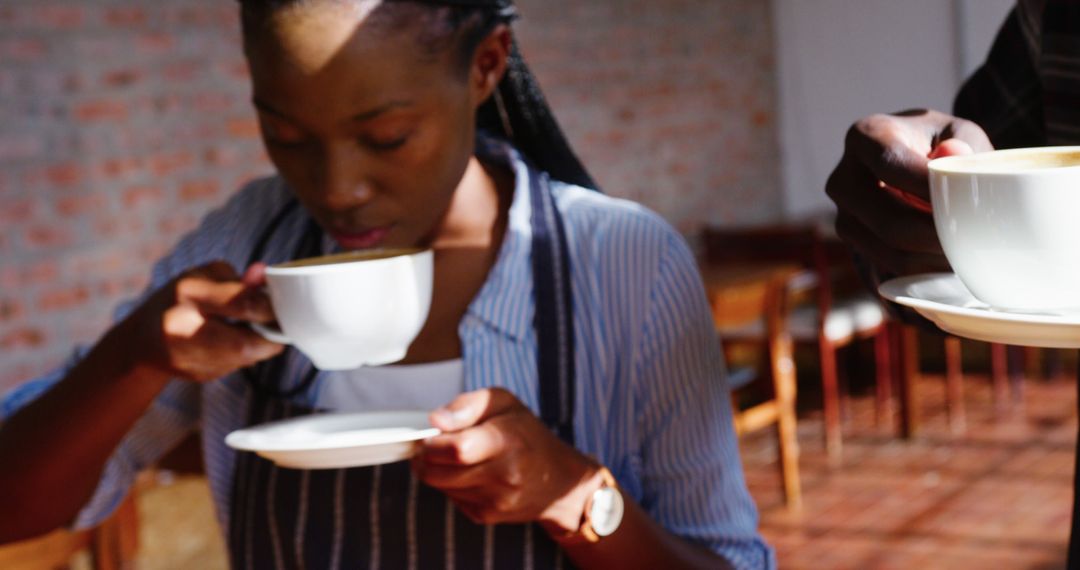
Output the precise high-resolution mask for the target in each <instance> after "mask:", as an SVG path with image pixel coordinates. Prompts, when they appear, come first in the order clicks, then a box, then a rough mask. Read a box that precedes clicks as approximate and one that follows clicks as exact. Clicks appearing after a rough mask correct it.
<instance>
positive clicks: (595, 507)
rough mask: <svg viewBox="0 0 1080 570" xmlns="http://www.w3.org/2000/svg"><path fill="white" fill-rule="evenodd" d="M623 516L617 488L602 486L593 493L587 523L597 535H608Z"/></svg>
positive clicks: (621, 499)
mask: <svg viewBox="0 0 1080 570" xmlns="http://www.w3.org/2000/svg"><path fill="white" fill-rule="evenodd" d="M622 517H623V498H622V495H621V494H620V493H619V491H618V490H617V489H613V488H611V487H602V488H600V489H597V491H596V492H595V493H594V494H593V498H592V508H591V509H589V523H590V524H591V526H592V529H593V532H595V533H596V534H597V535H598V536H608V535H610V534H611V533H613V532H615V529H617V528H619V523H620V522H622Z"/></svg>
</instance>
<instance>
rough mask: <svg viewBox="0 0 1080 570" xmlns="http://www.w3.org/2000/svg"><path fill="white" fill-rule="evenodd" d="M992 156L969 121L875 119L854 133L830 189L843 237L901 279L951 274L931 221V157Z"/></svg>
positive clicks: (935, 115)
mask: <svg viewBox="0 0 1080 570" xmlns="http://www.w3.org/2000/svg"><path fill="white" fill-rule="evenodd" d="M989 150H993V146H992V145H991V144H990V140H989V139H988V138H987V136H986V133H984V132H983V130H982V129H981V128H980V127H979V126H978V125H976V124H975V123H972V122H970V121H966V120H964V119H958V118H956V117H953V116H950V115H946V114H944V113H939V112H937V111H928V110H914V111H905V112H902V113H897V114H894V115H872V116H869V117H866V118H863V119H861V120H859V121H858V122H856V123H855V124H854V125H852V127H851V129H849V130H848V133H847V138H846V140H845V143H844V156H843V158H842V159H841V160H840V163H839V164H838V165H837V166H836V169H835V170H833V172H832V175H831V176H830V177H829V181H828V183H827V184H826V189H825V190H826V192H827V193H828V195H829V197H830V198H832V200H833V201H834V202H836V206H837V208H838V209H839V213H838V215H837V219H836V230H837V233H838V234H839V235H840V237H841V238H842V239H843V240H844V241H846V242H847V243H848V244H849V245H850V246H852V247H853V248H854V249H855V250H856V251H858V252H859V253H861V254H862V255H863V256H864V257H866V258H867V259H868V260H869V261H870V263H872V264H873V265H874V266H875V267H877V268H879V269H884V270H886V271H889V272H891V273H895V274H898V275H904V274H910V273H916V272H923V271H941V270H947V269H948V268H949V265H948V262H947V261H946V260H945V256H944V254H943V253H942V251H941V244H940V243H939V242H938V238H937V232H936V231H935V229H934V220H933V216H932V215H931V214H930V206H929V201H930V189H929V172H928V170H927V166H926V165H927V163H928V162H929V161H930V159H931V158H937V157H939V156H947V155H953V154H970V153H972V152H983V151H989Z"/></svg>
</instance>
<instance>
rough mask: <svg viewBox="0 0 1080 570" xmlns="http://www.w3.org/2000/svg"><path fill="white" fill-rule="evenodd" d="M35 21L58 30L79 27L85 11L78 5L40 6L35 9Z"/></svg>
mask: <svg viewBox="0 0 1080 570" xmlns="http://www.w3.org/2000/svg"><path fill="white" fill-rule="evenodd" d="M33 15H34V21H35V22H36V23H37V24H38V25H39V26H42V27H45V28H52V29H58V30H65V29H73V28H78V27H79V26H81V25H82V23H83V20H84V16H85V15H84V13H83V10H82V8H81V7H78V6H63V5H59V6H56V5H54V6H39V7H36V9H35V10H34V11H33Z"/></svg>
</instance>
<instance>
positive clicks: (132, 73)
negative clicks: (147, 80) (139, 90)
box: [101, 69, 143, 87]
mask: <svg viewBox="0 0 1080 570" xmlns="http://www.w3.org/2000/svg"><path fill="white" fill-rule="evenodd" d="M142 78H143V73H142V72H141V71H138V70H135V69H118V70H114V71H109V72H107V73H105V75H103V76H102V77H101V82H102V83H103V84H105V86H106V87H128V86H130V85H134V84H136V83H138V82H139V81H140V80H141V79H142Z"/></svg>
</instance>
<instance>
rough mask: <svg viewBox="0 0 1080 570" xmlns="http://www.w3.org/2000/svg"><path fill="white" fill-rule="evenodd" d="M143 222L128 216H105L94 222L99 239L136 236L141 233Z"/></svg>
mask: <svg viewBox="0 0 1080 570" xmlns="http://www.w3.org/2000/svg"><path fill="white" fill-rule="evenodd" d="M143 227H144V225H143V222H142V221H141V220H140V219H138V218H135V217H130V216H106V217H104V218H99V219H98V220H97V221H95V222H94V231H95V232H96V234H97V237H98V238H99V239H106V240H112V239H117V238H121V237H125V238H137V237H141V236H142V234H143Z"/></svg>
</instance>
